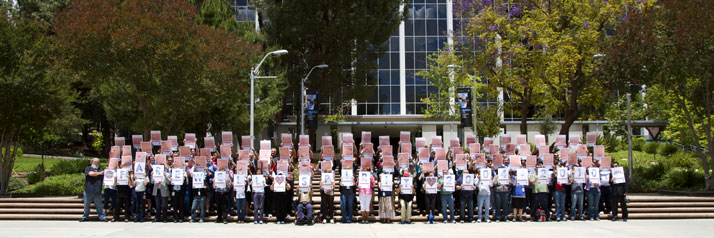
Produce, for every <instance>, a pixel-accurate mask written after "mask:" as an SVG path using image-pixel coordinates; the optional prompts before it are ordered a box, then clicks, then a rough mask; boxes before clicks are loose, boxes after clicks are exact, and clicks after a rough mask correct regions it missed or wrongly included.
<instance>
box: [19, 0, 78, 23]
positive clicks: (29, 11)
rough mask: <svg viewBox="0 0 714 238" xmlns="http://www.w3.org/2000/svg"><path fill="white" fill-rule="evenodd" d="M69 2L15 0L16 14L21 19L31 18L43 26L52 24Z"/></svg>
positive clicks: (67, 0) (65, 0) (66, 0)
mask: <svg viewBox="0 0 714 238" xmlns="http://www.w3.org/2000/svg"><path fill="white" fill-rule="evenodd" d="M68 2H69V0H17V6H18V12H19V14H20V15H22V16H23V17H28V18H33V19H35V20H38V21H39V22H40V23H42V24H44V25H49V24H50V23H51V22H52V19H53V18H54V16H55V14H56V13H57V12H59V11H61V10H62V9H63V8H64V7H65V6H67V3H68Z"/></svg>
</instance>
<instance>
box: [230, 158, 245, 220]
mask: <svg viewBox="0 0 714 238" xmlns="http://www.w3.org/2000/svg"><path fill="white" fill-rule="evenodd" d="M247 181H248V173H247V171H246V170H244V169H238V168H236V172H235V173H234V174H233V190H235V191H236V222H238V224H242V223H244V222H245V215H246V213H247V206H246V191H245V190H246V187H247V185H248V182H247Z"/></svg>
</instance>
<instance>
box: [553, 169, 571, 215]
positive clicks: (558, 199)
mask: <svg viewBox="0 0 714 238" xmlns="http://www.w3.org/2000/svg"><path fill="white" fill-rule="evenodd" d="M563 167H564V166H563V165H562V164H560V163H558V164H557V167H556V169H555V171H553V177H554V179H555V178H557V177H558V168H563ZM566 171H567V170H566ZM567 186H568V183H560V182H558V181H557V179H556V182H555V192H554V193H553V196H554V197H555V219H556V221H566V220H565V197H566V193H565V188H566V187H567Z"/></svg>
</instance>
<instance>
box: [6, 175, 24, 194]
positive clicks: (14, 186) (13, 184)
mask: <svg viewBox="0 0 714 238" xmlns="http://www.w3.org/2000/svg"><path fill="white" fill-rule="evenodd" d="M27 185H28V184H27V180H25V179H23V178H18V177H12V178H10V182H9V184H8V191H15V190H18V189H21V188H24V187H27Z"/></svg>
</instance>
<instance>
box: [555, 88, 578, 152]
mask: <svg viewBox="0 0 714 238" xmlns="http://www.w3.org/2000/svg"><path fill="white" fill-rule="evenodd" d="M570 97H571V99H570V103H568V102H567V101H566V102H564V103H565V104H566V107H565V118H564V121H565V122H564V123H563V125H562V126H561V127H560V133H559V134H561V135H565V139H566V141H569V140H570V133H569V132H570V126H572V125H573V123H574V122H575V120H577V119H578V105H577V104H576V101H575V99H576V98H577V96H575V94H574V93H572V94H570Z"/></svg>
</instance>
